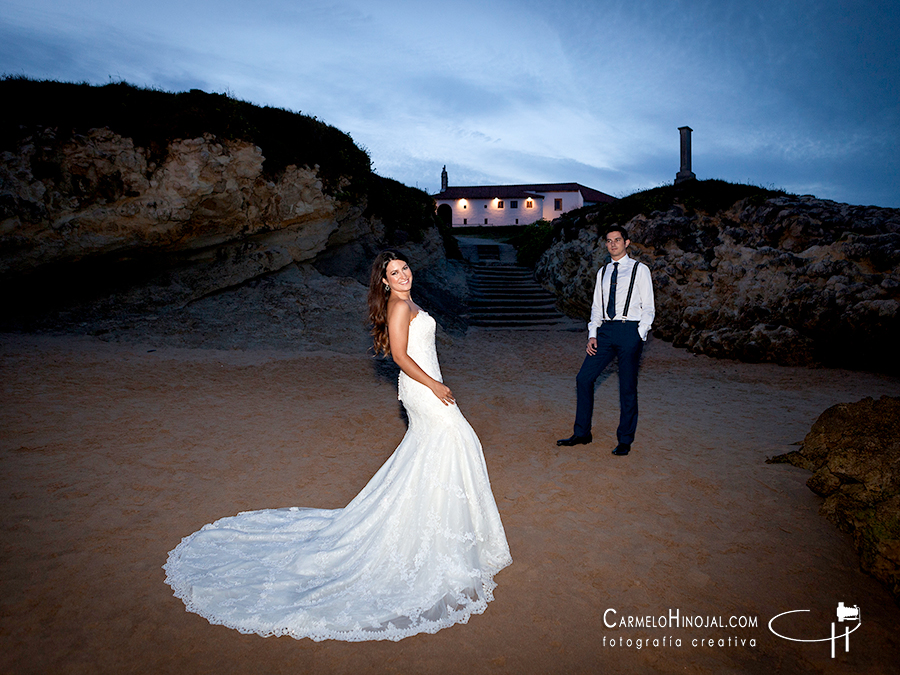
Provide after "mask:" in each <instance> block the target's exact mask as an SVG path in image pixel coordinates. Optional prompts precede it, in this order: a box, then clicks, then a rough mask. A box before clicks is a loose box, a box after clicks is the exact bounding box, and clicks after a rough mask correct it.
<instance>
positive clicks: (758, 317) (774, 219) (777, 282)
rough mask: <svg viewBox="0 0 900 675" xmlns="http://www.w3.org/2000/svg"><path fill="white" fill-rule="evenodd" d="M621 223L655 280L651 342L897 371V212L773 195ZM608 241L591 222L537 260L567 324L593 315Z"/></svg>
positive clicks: (899, 299) (899, 279) (899, 287)
mask: <svg viewBox="0 0 900 675" xmlns="http://www.w3.org/2000/svg"><path fill="white" fill-rule="evenodd" d="M625 227H626V228H627V230H628V232H629V237H630V239H631V241H632V245H631V248H630V249H629V251H630V255H632V257H635V258H637V259H638V260H640V261H642V262H644V263H646V264H648V265H649V266H650V269H651V273H652V275H653V281H654V289H655V294H656V310H657V315H656V320H655V321H654V324H653V332H654V335H656V336H658V337H661V338H663V339H665V340H671V341H673V343H674V344H675V345H676V346H683V347H686V348H688V349H689V350H691V351H694V352H698V353H703V354H708V355H710V356H718V357H727V358H736V359H742V360H746V361H771V362H775V363H780V364H785V365H807V364H812V363H816V362H824V363H827V364H830V365H841V366H850V367H864V368H870V369H874V370H884V371H888V372H900V361H898V355H897V344H900V272H898V267H900V210H898V209H882V208H876V207H863V206H851V205H848V204H838V203H835V202H831V201H826V200H820V199H815V198H814V197H778V198H772V199H768V200H766V201H764V202H762V203H761V204H757V203H756V202H754V200H752V199H747V200H742V201H739V202H737V203H736V204H734V205H733V206H732V207H731V208H729V209H726V210H724V211H720V212H718V213H715V214H712V215H710V214H704V213H699V212H696V213H688V212H687V210H686V209H685V208H684V207H682V206H675V207H673V208H671V209H670V210H669V211H667V212H655V213H653V214H652V215H650V216H644V215H639V216H637V217H635V218H633V219H632V220H631V221H629V222H628V223H625ZM601 235H605V232H602V233H598V232H597V226H596V225H593V224H590V222H589V224H588V225H587V226H586V227H584V228H582V229H581V231H580V234H579V236H578V238H577V239H575V240H574V241H569V242H558V243H556V244H554V246H552V247H551V248H550V249H549V250H548V251H547V252H546V253H545V254H544V256H543V257H542V258H541V259H540V261H539V262H538V265H537V269H536V275H537V277H538V279H539V280H540V281H541V282H542V283H543V284H544V286H545V287H546V288H548V289H549V290H551V291H553V292H554V293H556V294H557V296H558V297H559V299H560V304H561V306H562V307H563V308H564V309H565V310H566V311H567V312H568V313H569V314H570V315H572V316H577V317H580V318H584V319H587V318H588V317H589V315H590V303H591V296H592V293H593V286H594V280H595V275H596V272H597V270H598V269H599V267H600V266H601V265H602V264H604V263H605V262H607V261H608V259H609V258H608V254H607V252H606V250H605V247H604V246H602V242H600V241H599V239H598V237H599V236H601Z"/></svg>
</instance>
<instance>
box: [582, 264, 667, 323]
mask: <svg viewBox="0 0 900 675" xmlns="http://www.w3.org/2000/svg"><path fill="white" fill-rule="evenodd" d="M616 262H617V263H619V273H618V274H617V275H616V316H615V320H616V321H637V322H638V334H639V335H640V336H641V340H644V341H646V340H647V334H648V333H649V332H650V326H651V325H652V324H653V317H655V316H656V306H655V305H654V302H653V280H652V279H651V278H650V268H649V267H647V266H646V265H643V264H641V263H638V262H637V261H636V260H634V259H633V258H630V257H628V254H625V255H623V256H622V257H621V258H619V259H618V260H617V261H616ZM634 265H638V271H637V277H635V280H634V291H633V292H632V293H631V302H630V303H629V305H628V314H625V315H623V312H624V311H625V299H626V298H627V297H628V287H629V285H630V284H631V272H632V268H633V267H634ZM612 271H613V265H612V262H609V263H607V265H606V273H605V274H603V267H601V268H600V269H599V270H597V282H596V284H594V301H593V302H592V303H591V321H590V323H588V337H597V329H598V328H599V327H600V324H601V323H603V322H604V321H605V320H606V306H605V303H606V302H608V301H609V282H610V279H611V277H612ZM601 275H602V276H603V280H602V282H601V279H600V277H601ZM601 283H602V285H603V288H602V290H601Z"/></svg>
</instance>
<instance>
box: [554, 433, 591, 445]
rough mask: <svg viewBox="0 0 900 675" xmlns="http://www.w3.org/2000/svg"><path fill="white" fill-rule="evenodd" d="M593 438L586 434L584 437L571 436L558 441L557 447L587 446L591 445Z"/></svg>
mask: <svg viewBox="0 0 900 675" xmlns="http://www.w3.org/2000/svg"><path fill="white" fill-rule="evenodd" d="M592 440H594V439H593V437H592V436H591V435H590V434H586V435H584V436H569V437H568V438H560V439H559V440H558V441H556V444H557V445H587V444H588V443H590V442H591V441H592Z"/></svg>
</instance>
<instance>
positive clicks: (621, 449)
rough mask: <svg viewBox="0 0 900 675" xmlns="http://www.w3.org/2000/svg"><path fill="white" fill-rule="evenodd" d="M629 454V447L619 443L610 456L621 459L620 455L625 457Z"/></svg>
mask: <svg viewBox="0 0 900 675" xmlns="http://www.w3.org/2000/svg"><path fill="white" fill-rule="evenodd" d="M629 452H631V446H630V445H625V443H619V444H618V445H617V446H616V449H615V450H613V451H612V454H614V455H618V456H619V457H621V456H622V455H627V454H628V453H629Z"/></svg>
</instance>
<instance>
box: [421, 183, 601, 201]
mask: <svg viewBox="0 0 900 675" xmlns="http://www.w3.org/2000/svg"><path fill="white" fill-rule="evenodd" d="M547 192H580V193H581V196H582V198H583V199H584V201H585V202H589V203H593V204H605V203H609V202H614V201H616V198H615V197H612V196H610V195H608V194H606V193H605V192H600V191H599V190H594V189H593V188H589V187H585V186H584V185H580V184H578V183H533V184H529V185H473V186H461V187H457V186H450V187H448V188H447V189H446V190H444V191H443V192H439V193H438V194H436V195H433V197H434V198H435V199H540V198H541V197H542V193H547Z"/></svg>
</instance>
